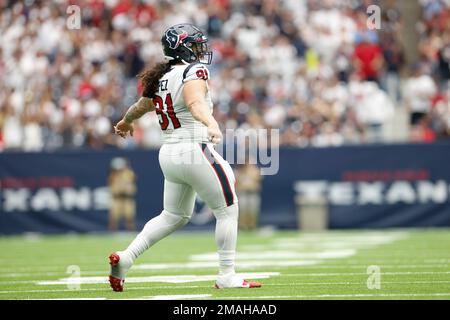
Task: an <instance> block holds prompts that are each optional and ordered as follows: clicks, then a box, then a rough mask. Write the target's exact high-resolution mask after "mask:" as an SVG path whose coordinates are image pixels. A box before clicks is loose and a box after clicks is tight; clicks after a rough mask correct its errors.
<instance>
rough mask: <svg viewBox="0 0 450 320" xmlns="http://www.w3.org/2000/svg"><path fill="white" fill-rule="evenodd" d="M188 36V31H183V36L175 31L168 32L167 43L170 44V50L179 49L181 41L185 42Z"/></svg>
mask: <svg viewBox="0 0 450 320" xmlns="http://www.w3.org/2000/svg"><path fill="white" fill-rule="evenodd" d="M187 36H188V33H187V32H186V31H183V32H182V33H181V34H178V33H177V32H176V31H175V30H169V31H167V33H166V40H167V42H169V48H170V49H176V48H178V45H179V44H180V42H181V40H183V39H184V38H186V37H187Z"/></svg>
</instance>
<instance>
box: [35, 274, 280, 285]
mask: <svg viewBox="0 0 450 320" xmlns="http://www.w3.org/2000/svg"><path fill="white" fill-rule="evenodd" d="M239 274H240V275H241V276H242V277H243V278H247V279H267V278H270V277H271V276H278V275H279V274H280V273H279V272H250V273H239ZM216 278H217V275H216V274H213V275H169V276H148V277H128V278H127V279H126V282H127V283H148V282H166V283H187V282H201V281H214V280H216ZM34 283H35V284H38V285H74V284H99V283H108V279H107V277H70V278H61V279H58V280H40V281H34Z"/></svg>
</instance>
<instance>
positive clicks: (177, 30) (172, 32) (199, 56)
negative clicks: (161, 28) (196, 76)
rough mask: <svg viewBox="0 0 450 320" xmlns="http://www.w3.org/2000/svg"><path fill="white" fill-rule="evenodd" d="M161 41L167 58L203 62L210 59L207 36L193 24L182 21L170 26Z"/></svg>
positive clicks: (205, 62) (209, 61) (206, 62)
mask: <svg viewBox="0 0 450 320" xmlns="http://www.w3.org/2000/svg"><path fill="white" fill-rule="evenodd" d="M161 43H162V45H163V51H164V55H165V56H166V58H168V59H175V60H181V61H183V62H185V63H193V62H200V63H204V64H210V63H211V61H212V52H211V51H209V48H208V37H207V36H205V34H204V33H203V32H202V31H201V30H200V29H199V28H197V27H196V26H194V25H193V24H189V23H182V24H177V25H174V26H172V27H170V28H169V29H167V30H166V32H164V35H163V36H162V38H161Z"/></svg>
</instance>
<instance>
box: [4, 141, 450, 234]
mask: <svg viewBox="0 0 450 320" xmlns="http://www.w3.org/2000/svg"><path fill="white" fill-rule="evenodd" d="M279 151H280V152H279V155H280V159H279V163H280V166H279V172H278V174H276V175H271V176H264V179H263V183H262V194H261V196H262V203H261V209H262V210H261V215H260V224H261V225H263V226H266V225H271V226H275V227H277V228H297V227H299V225H298V215H297V206H296V199H297V198H298V197H303V198H307V199H310V200H311V202H312V203H314V201H315V199H316V200H325V203H326V204H327V205H326V210H327V213H328V215H329V218H328V227H329V228H389V227H431V226H450V166H449V162H450V144H446V143H436V144H408V145H376V146H373V145H372V146H351V147H350V146H349V147H339V148H311V149H309V148H306V149H287V148H285V149H280V150H279ZM117 156H120V157H126V158H128V159H129V161H130V163H131V166H132V168H133V169H134V171H135V172H136V175H137V188H138V193H137V197H136V200H137V217H136V218H137V225H138V228H141V227H143V225H144V224H145V222H146V221H147V220H148V219H150V218H151V217H153V216H155V215H157V214H159V212H160V211H161V209H162V200H163V199H162V196H163V176H162V173H161V171H160V168H159V165H158V152H157V151H156V150H146V151H143V150H135V151H124V150H104V151H64V152H52V153H3V154H1V155H0V234H18V233H23V232H43V233H63V232H102V231H106V230H107V225H108V208H109V203H110V195H109V190H108V187H107V177H108V174H109V166H110V161H111V159H112V158H114V157H117ZM195 210H196V212H197V213H196V214H194V218H193V220H192V221H191V223H190V224H188V225H187V226H186V227H185V228H186V229H192V230H193V229H209V230H212V229H213V224H214V218H213V216H212V215H211V213H210V212H208V210H202V204H201V201H199V202H198V203H197V204H196V209H195Z"/></svg>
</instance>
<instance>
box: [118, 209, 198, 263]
mask: <svg viewBox="0 0 450 320" xmlns="http://www.w3.org/2000/svg"><path fill="white" fill-rule="evenodd" d="M188 221H189V218H188V217H183V216H180V215H176V214H173V213H170V212H168V211H166V210H163V212H161V214H160V215H159V216H157V217H154V218H153V219H151V220H150V221H149V222H147V223H146V224H145V226H144V229H142V231H141V232H140V233H139V234H138V235H137V236H136V238H135V239H134V240H133V241H132V242H131V244H130V245H129V246H128V248H127V249H126V250H125V251H124V252H125V253H126V254H128V255H129V256H130V257H131V259H132V260H133V261H134V260H135V259H136V258H137V257H138V256H140V255H141V254H142V253H144V251H145V250H147V249H148V248H150V247H151V246H152V245H154V244H155V243H156V242H158V241H159V240H161V239H163V238H165V237H166V236H168V235H169V234H171V233H172V232H174V231H175V230H177V229H179V228H181V227H182V226H184V225H185V224H186V223H188Z"/></svg>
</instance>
